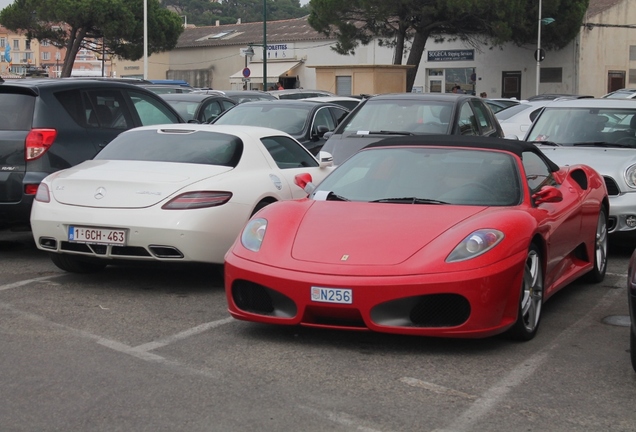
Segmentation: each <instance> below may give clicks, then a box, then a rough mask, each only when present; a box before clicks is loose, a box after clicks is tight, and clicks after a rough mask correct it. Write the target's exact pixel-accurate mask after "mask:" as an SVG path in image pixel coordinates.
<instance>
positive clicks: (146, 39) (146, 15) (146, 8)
mask: <svg viewBox="0 0 636 432" xmlns="http://www.w3.org/2000/svg"><path fill="white" fill-rule="evenodd" d="M144 79H148V0H144Z"/></svg>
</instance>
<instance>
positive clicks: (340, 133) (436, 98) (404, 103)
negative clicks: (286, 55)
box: [324, 93, 503, 165]
mask: <svg viewBox="0 0 636 432" xmlns="http://www.w3.org/2000/svg"><path fill="white" fill-rule="evenodd" d="M426 134H428V135H430V134H442V135H483V136H492V137H503V131H502V130H501V127H500V126H499V122H497V119H496V118H495V116H494V115H493V113H492V111H491V110H490V109H489V108H488V107H487V106H486V104H485V103H484V101H483V99H482V98H479V97H475V96H471V95H464V94H453V93H448V94H446V93H444V94H442V93H395V94H386V95H378V96H372V97H370V98H369V99H366V100H363V101H362V102H361V103H360V104H359V105H358V107H357V108H356V109H354V110H353V111H352V112H351V114H350V115H349V116H347V117H346V118H345V119H344V121H343V122H342V123H340V125H338V128H337V129H336V130H335V131H334V133H333V134H332V135H331V136H330V137H329V139H328V140H327V142H326V143H325V147H324V151H326V152H329V153H331V154H332V155H333V158H334V164H336V165H339V164H341V163H342V162H344V160H345V159H347V158H348V157H350V156H351V155H352V154H354V153H355V152H357V151H358V150H360V149H361V148H363V147H365V146H366V145H368V144H371V143H372V142H375V141H379V140H381V139H382V138H386V137H389V136H391V135H426Z"/></svg>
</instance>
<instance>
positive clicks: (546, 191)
mask: <svg viewBox="0 0 636 432" xmlns="http://www.w3.org/2000/svg"><path fill="white" fill-rule="evenodd" d="M532 199H534V203H535V204H542V203H555V202H561V201H563V194H562V193H561V191H560V190H559V189H557V188H556V187H554V186H544V187H542V188H541V190H540V191H539V192H537V193H535V194H534V195H532Z"/></svg>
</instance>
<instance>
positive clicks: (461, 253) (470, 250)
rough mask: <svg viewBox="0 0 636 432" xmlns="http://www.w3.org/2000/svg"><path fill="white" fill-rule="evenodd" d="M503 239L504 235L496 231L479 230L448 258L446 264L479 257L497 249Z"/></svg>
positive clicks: (458, 246) (462, 242)
mask: <svg viewBox="0 0 636 432" xmlns="http://www.w3.org/2000/svg"><path fill="white" fill-rule="evenodd" d="M503 238H504V234H503V233H502V232H501V231H498V230H496V229H480V230H477V231H475V232H473V233H472V234H470V235H469V236H468V237H466V238H465V239H464V240H462V241H461V243H460V244H458V245H457V247H455V249H453V251H452V252H451V253H450V255H448V257H447V258H446V262H457V261H465V260H469V259H471V258H475V257H478V256H479V255H481V254H483V253H486V252H487V251H489V250H490V249H492V248H493V247H495V246H496V245H497V243H499V242H500V241H501V240H503Z"/></svg>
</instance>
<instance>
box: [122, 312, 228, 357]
mask: <svg viewBox="0 0 636 432" xmlns="http://www.w3.org/2000/svg"><path fill="white" fill-rule="evenodd" d="M233 321H234V318H232V317H229V318H224V319H222V320H218V321H211V322H207V323H203V324H200V325H198V326H196V327H192V328H191V329H188V330H185V331H182V332H181V333H177V334H175V335H172V336H168V337H165V338H161V339H158V340H156V341H152V342H148V343H145V344H143V345H138V346H136V347H134V348H132V349H133V350H134V351H135V352H147V351H152V350H154V349H157V348H161V347H164V346H166V345H170V344H171V343H173V342H177V341H179V340H181V339H186V338H188V337H190V336H193V335H197V334H199V333H203V332H205V331H208V330H210V329H213V328H216V327H220V326H222V325H224V324H229V323H231V322H233Z"/></svg>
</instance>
